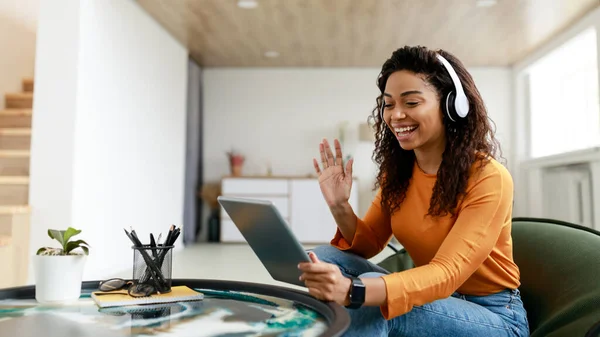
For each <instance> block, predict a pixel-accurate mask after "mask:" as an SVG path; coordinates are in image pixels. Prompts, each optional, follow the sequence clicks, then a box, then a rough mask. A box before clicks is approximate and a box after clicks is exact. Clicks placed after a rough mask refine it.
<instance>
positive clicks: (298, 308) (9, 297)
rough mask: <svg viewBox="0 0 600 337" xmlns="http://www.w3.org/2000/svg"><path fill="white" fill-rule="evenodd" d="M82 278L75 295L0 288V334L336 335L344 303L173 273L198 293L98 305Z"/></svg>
mask: <svg viewBox="0 0 600 337" xmlns="http://www.w3.org/2000/svg"><path fill="white" fill-rule="evenodd" d="M98 284H99V282H97V281H88V282H84V283H83V285H82V294H81V297H80V299H79V300H78V301H77V302H74V303H71V304H64V305H42V304H39V303H37V302H36V300H35V288H34V287H33V286H26V287H18V288H9V289H3V290H0V336H44V337H88V336H89V337H92V336H93V337H116V336H156V337H166V336H177V337H186V336H190V337H192V336H193V337H200V336H228V337H234V336H235V337H241V336H282V337H283V336H285V337H288V336H331V337H333V336H340V335H342V333H343V332H344V331H346V329H347V328H348V326H349V324H350V317H349V315H348V313H347V312H346V310H345V309H344V308H343V307H341V306H339V305H337V304H335V303H324V302H321V301H319V300H316V299H315V298H313V297H311V296H310V295H308V293H305V292H301V291H297V290H294V289H289V288H284V287H277V286H272V285H265V284H256V283H247V282H236V281H221V280H191V279H190V280H188V279H174V280H173V286H176V285H186V286H188V287H190V288H192V289H195V290H198V291H201V292H203V293H204V296H205V297H204V299H203V300H202V301H192V302H177V303H169V304H166V303H165V304H159V305H137V306H127V307H116V308H104V309H100V308H99V307H98V306H97V305H96V303H95V302H94V301H93V300H92V299H91V297H90V293H91V292H92V291H95V290H97V287H98Z"/></svg>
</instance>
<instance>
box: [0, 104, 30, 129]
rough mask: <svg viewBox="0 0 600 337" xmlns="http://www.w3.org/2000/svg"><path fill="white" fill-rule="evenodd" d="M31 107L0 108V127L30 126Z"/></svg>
mask: <svg viewBox="0 0 600 337" xmlns="http://www.w3.org/2000/svg"><path fill="white" fill-rule="evenodd" d="M31 115H32V110H31V109H6V110H0V128H30V127H31Z"/></svg>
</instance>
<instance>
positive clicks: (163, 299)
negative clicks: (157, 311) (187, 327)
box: [92, 286, 204, 308]
mask: <svg viewBox="0 0 600 337" xmlns="http://www.w3.org/2000/svg"><path fill="white" fill-rule="evenodd" d="M96 294H98V295H96ZM107 294H108V293H107V292H102V291H96V292H93V293H92V299H93V300H94V302H96V304H97V305H98V306H99V307H100V308H108V307H122V306H127V305H143V304H156V303H172V302H183V301H200V300H202V299H204V294H203V293H201V292H198V291H195V290H193V289H190V288H189V287H186V286H176V287H171V292H170V293H166V294H154V295H150V296H147V297H132V296H129V295H128V294H127V293H116V292H115V293H113V294H110V295H107Z"/></svg>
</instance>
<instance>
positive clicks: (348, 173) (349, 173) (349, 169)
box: [346, 158, 354, 177]
mask: <svg viewBox="0 0 600 337" xmlns="http://www.w3.org/2000/svg"><path fill="white" fill-rule="evenodd" d="M352 164H354V158H350V159H348V162H347V163H346V176H350V177H352Z"/></svg>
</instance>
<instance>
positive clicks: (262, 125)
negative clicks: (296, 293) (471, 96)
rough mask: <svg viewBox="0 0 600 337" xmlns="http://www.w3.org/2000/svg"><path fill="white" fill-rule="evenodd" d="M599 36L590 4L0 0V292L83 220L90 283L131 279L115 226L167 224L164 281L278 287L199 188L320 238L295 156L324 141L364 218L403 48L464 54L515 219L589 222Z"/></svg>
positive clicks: (324, 224)
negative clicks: (375, 113)
mask: <svg viewBox="0 0 600 337" xmlns="http://www.w3.org/2000/svg"><path fill="white" fill-rule="evenodd" d="M599 29H600V8H599V1H598V0H421V1H417V0H335V1H333V0H239V1H238V0H137V1H134V0H102V1H92V0H81V1H78V0H62V1H50V0H1V1H0V45H1V46H2V52H1V53H0V93H1V94H2V95H4V97H5V99H4V100H2V101H0V111H1V112H0V123H1V124H0V167H1V170H0V174H1V176H0V204H1V205H0V209H1V211H2V214H0V217H1V219H2V220H1V221H0V264H1V265H3V266H5V268H7V269H8V274H9V277H8V279H6V278H4V279H3V280H0V282H3V283H0V287H7V286H12V285H21V284H25V283H32V281H33V275H31V272H30V268H31V263H30V260H31V256H32V255H33V254H34V253H35V252H36V251H37V249H38V248H39V247H41V246H44V245H48V244H51V241H50V238H48V236H47V234H46V231H47V229H48V228H55V229H65V228H67V227H68V226H72V227H75V228H78V229H82V234H81V239H84V240H86V241H87V242H88V243H89V244H90V246H91V249H90V256H89V259H88V263H87V264H86V269H85V273H84V279H86V280H91V279H103V278H107V277H110V276H114V275H120V276H124V277H127V276H129V275H130V274H131V271H130V269H131V263H132V252H131V248H130V246H131V243H130V242H129V241H128V239H127V238H126V236H125V235H123V231H122V228H129V227H130V226H131V227H133V228H134V229H136V231H137V232H138V234H139V235H140V236H141V237H142V236H143V237H144V238H145V237H147V236H148V234H149V233H154V234H155V235H158V233H160V232H162V233H163V235H165V234H166V231H167V230H168V227H169V226H170V225H171V224H175V225H176V226H182V231H183V240H181V239H180V240H179V242H178V244H177V247H176V249H177V252H176V254H175V256H174V267H173V268H174V277H198V278H223V279H244V280H249V281H260V282H272V283H277V282H275V281H272V280H271V279H270V277H269V275H268V274H267V273H266V271H265V270H264V268H262V265H261V264H260V262H259V261H258V260H257V259H256V257H255V256H254V255H253V253H252V251H251V250H250V249H249V248H248V246H247V245H246V243H245V242H244V239H243V237H242V236H241V234H240V233H239V231H238V230H237V228H236V227H235V225H233V223H232V222H231V220H230V219H229V217H228V216H227V214H226V213H225V212H224V211H221V210H220V209H219V207H218V204H217V203H216V197H217V196H218V195H229V196H244V197H248V198H258V199H265V200H270V201H272V202H273V203H274V204H275V205H276V206H277V207H278V209H279V211H280V212H281V214H282V216H283V217H284V218H285V219H286V221H287V223H288V225H289V226H290V227H291V228H292V230H293V232H294V233H295V234H296V235H297V237H298V239H299V240H300V241H301V242H302V243H303V244H305V245H306V246H307V247H310V246H313V245H318V244H325V243H328V242H329V240H330V239H331V238H332V235H333V233H334V231H335V223H334V222H333V218H332V216H331V215H330V213H329V211H328V209H327V207H326V205H325V204H324V202H323V199H322V196H321V194H320V190H319V187H318V182H317V180H316V177H315V176H314V171H313V166H312V158H313V157H317V156H318V145H319V142H320V141H321V140H322V139H323V138H327V139H329V140H332V139H333V138H338V139H340V141H341V142H342V146H343V151H344V154H345V155H346V156H347V157H348V158H349V157H353V158H354V159H355V164H354V172H355V174H354V178H355V180H354V184H353V189H352V197H351V200H350V201H351V204H352V206H353V208H354V210H355V211H356V213H357V214H358V215H359V216H363V215H364V214H365V212H366V210H367V209H368V207H369V205H370V204H371V201H372V198H373V196H374V193H375V192H374V190H373V184H374V177H375V174H376V171H377V167H376V166H375V164H374V163H373V161H372V159H371V155H372V152H373V149H374V144H373V135H372V132H371V130H370V128H369V126H368V124H367V117H368V116H369V115H370V114H371V111H372V109H373V108H374V107H375V99H376V97H377V95H378V94H379V92H378V89H377V87H376V85H375V83H376V79H377V76H378V74H379V71H380V68H381V66H382V64H383V62H384V61H385V60H386V59H387V58H388V57H389V56H390V55H391V53H392V52H393V51H394V50H395V49H397V48H399V47H401V46H404V45H424V46H427V47H429V48H432V49H435V48H442V49H445V50H447V51H449V52H451V53H453V54H454V55H456V56H457V57H458V58H459V59H460V60H461V61H462V62H463V63H464V64H465V65H466V66H467V67H468V69H469V71H470V72H471V74H472V76H473V77H474V79H475V82H476V84H477V86H478V89H479V90H480V92H481V94H482V95H483V98H484V100H485V104H486V106H487V108H488V110H489V115H490V117H491V118H492V120H493V121H494V122H495V125H496V132H497V133H496V135H497V137H498V139H499V140H500V142H501V145H502V154H503V158H504V159H505V161H504V162H503V163H505V164H506V166H507V167H508V169H509V170H510V172H511V174H512V176H513V180H514V182H515V191H514V197H515V203H514V213H513V215H514V216H532V217H547V218H554V219H560V220H565V221H570V222H574V223H578V224H581V225H584V226H587V227H590V228H595V229H600V152H599V151H598V146H599V145H600V110H599V94H600V89H599V86H598V82H599V78H600V72H599V70H598V63H599V55H600V53H598V48H599V46H600V44H599V43H598V42H599V39H600V38H599V36H598V30H599ZM388 253H389V252H388ZM248 272H252V273H251V274H248Z"/></svg>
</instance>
